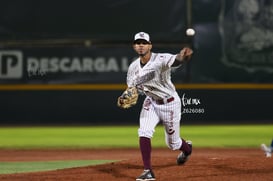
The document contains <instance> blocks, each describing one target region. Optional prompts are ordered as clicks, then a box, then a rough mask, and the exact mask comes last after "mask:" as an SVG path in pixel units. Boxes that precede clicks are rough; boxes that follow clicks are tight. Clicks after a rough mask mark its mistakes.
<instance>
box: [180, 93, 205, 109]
mask: <svg viewBox="0 0 273 181" xmlns="http://www.w3.org/2000/svg"><path fill="white" fill-rule="evenodd" d="M181 101H182V106H183V107H182V114H203V113H205V109H204V108H200V106H198V105H200V104H201V99H199V98H191V97H187V96H186V94H185V93H184V94H183V96H182V98H181Z"/></svg>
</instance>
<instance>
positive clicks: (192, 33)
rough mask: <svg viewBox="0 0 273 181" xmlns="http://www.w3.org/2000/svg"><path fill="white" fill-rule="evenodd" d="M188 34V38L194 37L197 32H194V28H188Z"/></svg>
mask: <svg viewBox="0 0 273 181" xmlns="http://www.w3.org/2000/svg"><path fill="white" fill-rule="evenodd" d="M186 34H187V35H188V36H193V35H194V34H195V31H194V29H192V28H188V29H187V31H186Z"/></svg>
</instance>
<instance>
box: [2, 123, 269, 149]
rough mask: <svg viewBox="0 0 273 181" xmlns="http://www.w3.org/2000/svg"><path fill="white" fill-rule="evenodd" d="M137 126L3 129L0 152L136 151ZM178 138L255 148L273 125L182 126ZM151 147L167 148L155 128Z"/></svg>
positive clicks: (203, 144) (208, 144) (198, 144)
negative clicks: (60, 149) (23, 150)
mask: <svg viewBox="0 0 273 181" xmlns="http://www.w3.org/2000/svg"><path fill="white" fill-rule="evenodd" d="M137 129H138V127H137V126H120V127H118V126H109V127H105V126H95V127H92V126H86V127H2V128H0V148H12V149H14V148H15V149H32V148H47V149H48V148H125V147H127V148H129V147H130V148H135V147H138V137H137ZM181 136H182V137H184V138H185V139H190V140H192V141H193V144H194V146H195V147H257V146H259V145H260V144H261V143H269V142H270V141H271V139H272V138H273V125H226V126H222V125H221V126H207V125H206V126H203V125H198V126H182V127H181ZM152 144H153V146H154V147H166V145H165V141H164V128H163V127H162V126H158V127H157V128H156V132H155V134H154V138H153V141H152Z"/></svg>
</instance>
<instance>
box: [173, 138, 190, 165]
mask: <svg viewBox="0 0 273 181" xmlns="http://www.w3.org/2000/svg"><path fill="white" fill-rule="evenodd" d="M186 142H187V144H188V145H189V146H190V147H191V149H192V142H191V141H186ZM190 155H191V152H190V153H188V154H186V153H184V152H183V151H182V152H181V153H180V154H179V155H178V156H177V160H176V163H177V165H183V164H184V163H186V162H187V161H188V159H189V157H190Z"/></svg>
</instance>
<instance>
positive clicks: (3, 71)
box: [0, 50, 23, 79]
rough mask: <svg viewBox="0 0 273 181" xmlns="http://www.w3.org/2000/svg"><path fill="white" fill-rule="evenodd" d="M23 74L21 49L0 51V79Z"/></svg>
mask: <svg viewBox="0 0 273 181" xmlns="http://www.w3.org/2000/svg"><path fill="white" fill-rule="evenodd" d="M22 76H23V55H22V52H21V51H12V50H10V51H0V79H13V78H21V77H22Z"/></svg>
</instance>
